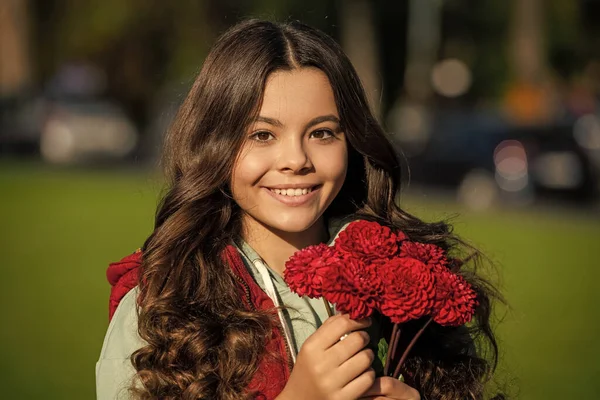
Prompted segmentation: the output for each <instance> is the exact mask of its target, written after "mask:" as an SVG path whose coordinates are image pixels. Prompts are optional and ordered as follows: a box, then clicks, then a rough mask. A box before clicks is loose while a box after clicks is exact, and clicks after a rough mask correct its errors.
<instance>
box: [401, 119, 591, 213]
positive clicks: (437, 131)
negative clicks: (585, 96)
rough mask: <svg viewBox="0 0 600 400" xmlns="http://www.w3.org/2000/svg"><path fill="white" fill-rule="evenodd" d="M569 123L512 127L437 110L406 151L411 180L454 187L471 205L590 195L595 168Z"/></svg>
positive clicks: (494, 120)
mask: <svg viewBox="0 0 600 400" xmlns="http://www.w3.org/2000/svg"><path fill="white" fill-rule="evenodd" d="M575 127H576V125H575V124H574V123H561V124H557V125H548V126H512V125H510V124H507V123H506V122H504V120H502V119H501V118H499V117H497V116H493V115H477V116H473V115H472V114H471V115H469V114H456V113H448V114H446V115H440V116H438V117H437V118H436V119H435V122H434V123H433V128H432V129H431V132H430V133H429V134H428V135H427V141H426V142H425V143H424V144H422V145H421V147H420V148H419V151H416V152H413V153H412V154H408V156H409V157H408V158H409V161H408V163H409V166H410V172H411V181H412V182H417V183H422V184H428V185H435V186H441V187H446V188H450V189H452V190H455V191H456V193H457V196H458V199H459V200H460V201H461V202H463V203H465V204H466V205H467V206H469V207H471V208H481V209H483V208H487V207H489V206H491V205H492V204H493V203H495V202H499V201H500V202H507V203H513V204H525V203H530V202H531V201H533V200H534V199H541V198H560V199H570V200H578V201H588V200H593V199H596V198H597V197H598V193H599V190H598V185H599V183H598V182H599V175H600V170H599V167H598V163H597V162H596V161H595V158H594V155H593V154H592V153H591V152H590V150H589V149H586V148H584V147H583V146H582V145H581V143H580V142H581V141H580V140H577V134H576V129H575ZM580 136H581V135H580ZM599 140H600V139H599ZM399 146H400V148H409V149H410V148H411V147H410V144H409V143H402V142H400V143H399ZM594 154H595V153H594Z"/></svg>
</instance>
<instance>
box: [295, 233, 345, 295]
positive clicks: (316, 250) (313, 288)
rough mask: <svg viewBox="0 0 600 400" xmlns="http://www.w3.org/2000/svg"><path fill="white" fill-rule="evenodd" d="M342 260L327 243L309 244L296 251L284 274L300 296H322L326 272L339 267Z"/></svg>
mask: <svg viewBox="0 0 600 400" xmlns="http://www.w3.org/2000/svg"><path fill="white" fill-rule="evenodd" d="M340 260H341V257H340V256H338V254H337V253H336V252H335V250H334V249H333V248H332V247H329V246H327V245H326V244H319V245H316V246H309V247H307V248H305V249H302V250H300V251H297V252H296V253H294V255H293V256H292V257H291V258H290V259H289V260H288V261H287V262H286V263H285V271H284V272H283V276H284V279H285V281H286V282H287V284H288V286H289V287H290V290H291V291H292V292H294V293H296V294H298V295H299V296H308V297H311V298H315V297H321V296H322V295H323V293H322V287H323V279H324V276H325V274H326V273H327V272H328V271H329V270H330V269H332V268H337V266H338V264H339V262H340Z"/></svg>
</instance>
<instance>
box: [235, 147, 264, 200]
mask: <svg viewBox="0 0 600 400" xmlns="http://www.w3.org/2000/svg"><path fill="white" fill-rule="evenodd" d="M268 170H269V165H268V163H267V158H266V157H260V156H257V155H255V154H252V153H247V154H244V155H242V156H240V158H239V159H238V160H237V162H236V163H235V166H234V168H233V176H232V182H231V190H232V194H233V197H234V199H235V200H236V201H239V200H238V199H239V198H242V197H244V198H245V197H246V196H247V194H246V192H247V190H248V189H250V188H251V187H252V186H253V185H255V184H256V183H257V182H258V181H259V180H260V178H261V177H262V176H263V175H264V174H265V173H266V172H267V171H268Z"/></svg>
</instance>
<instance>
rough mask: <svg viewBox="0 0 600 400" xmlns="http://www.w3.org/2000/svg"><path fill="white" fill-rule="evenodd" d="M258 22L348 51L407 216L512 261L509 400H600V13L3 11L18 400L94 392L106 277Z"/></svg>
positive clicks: (0, 150) (236, 4)
mask: <svg viewBox="0 0 600 400" xmlns="http://www.w3.org/2000/svg"><path fill="white" fill-rule="evenodd" d="M248 16H255V17H264V18H269V19H277V20H285V19H300V20H301V21H303V22H305V23H308V24H310V25H313V26H316V27H318V28H320V29H322V30H324V31H325V32H327V33H329V34H330V35H332V36H333V37H334V38H336V39H337V40H338V41H339V42H340V43H341V44H342V46H343V47H344V49H345V50H346V52H347V54H348V55H349V56H350V58H351V59H352V61H353V63H354V65H355V67H356V68H357V70H358V72H359V74H360V75H361V79H362V80H363V83H364V85H365V87H366V89H367V92H368V95H369V97H370V100H371V105H372V107H373V109H374V110H375V112H376V114H377V115H378V116H379V118H380V120H381V122H382V123H383V124H384V126H385V127H386V130H387V131H388V132H389V134H390V138H391V140H392V141H393V143H394V145H395V146H396V148H397V150H398V152H399V154H401V156H402V158H403V159H404V160H405V164H406V168H405V169H406V171H405V173H404V177H403V178H404V180H405V182H406V185H405V188H404V190H403V195H402V198H401V204H402V205H403V206H404V207H405V208H406V209H408V211H410V212H412V213H414V214H416V215H418V216H419V217H421V218H424V219H427V220H435V219H447V218H451V221H452V222H453V223H454V225H455V229H456V231H457V232H458V233H459V234H461V235H462V236H463V237H464V238H465V239H467V240H468V241H470V242H471V243H473V244H475V245H476V246H478V247H479V248H481V249H482V250H484V251H485V252H486V254H487V255H488V256H489V257H490V258H491V259H492V260H493V261H494V263H495V265H496V268H497V272H496V273H493V274H492V278H493V279H495V280H496V282H498V284H499V285H500V288H501V290H502V292H503V293H504V295H505V296H506V298H507V301H508V303H509V307H502V308H499V309H497V310H496V319H497V322H498V332H499V335H500V342H501V362H500V365H499V368H498V378H497V381H498V385H499V387H500V388H501V389H502V390H504V391H506V392H507V393H508V394H509V395H511V397H512V398H522V399H539V400H542V399H544V400H545V399H554V398H557V399H558V398H577V399H598V398H600V381H599V380H598V376H600V363H599V362H598V359H600V343H599V342H598V338H599V337H600V323H599V322H598V317H600V315H599V314H598V312H597V311H594V310H596V305H597V304H599V303H600V302H599V300H600V294H599V293H600V290H599V289H600V287H599V285H598V283H597V282H598V280H599V279H600V272H599V268H598V267H599V266H600V265H599V263H598V261H597V259H596V249H598V247H599V244H600V207H599V205H600V200H599V194H600V119H599V118H600V107H599V106H600V103H599V101H600V24H599V23H598V21H599V20H600V0H488V1H481V0H372V1H369V0H287V1H277V0H249V1H239V0H218V1H216V0H179V1H173V2H166V1H163V2H152V1H150V2H149V1H142V0H125V1H123V0H0V205H1V207H0V224H1V226H2V229H1V230H0V271H1V272H2V276H4V278H3V280H2V281H3V282H4V284H3V285H2V291H1V294H0V300H1V303H0V304H1V305H0V307H2V311H3V318H2V323H1V327H2V328H1V329H0V387H1V388H2V389H0V393H1V394H0V397H2V398H10V399H34V398H45V399H91V398H94V365H95V362H96V359H97V357H98V355H99V351H100V348H101V345H102V339H103V337H104V333H105V330H106V328H107V325H108V315H107V314H108V312H107V311H108V310H107V305H108V294H109V286H108V283H107V282H106V278H105V269H106V266H107V264H108V262H110V261H115V260H118V259H119V258H121V257H122V256H125V255H127V254H129V253H131V252H132V251H133V250H135V249H136V248H137V247H139V246H140V245H141V244H142V243H143V241H144V240H145V238H146V237H147V236H148V235H149V233H150V232H151V229H152V225H153V213H154V209H155V207H156V204H157V201H158V196H159V194H160V191H161V185H162V183H161V178H160V174H159V172H158V169H157V163H158V161H157V160H158V155H159V152H160V143H161V140H162V136H163V134H164V132H165V130H166V129H167V127H168V126H169V124H170V121H171V120H172V117H173V115H174V112H175V111H176V110H177V107H178V105H179V104H180V103H181V101H182V100H183V97H184V95H185V93H186V91H187V89H188V88H189V86H190V85H191V83H192V81H193V79H194V76H195V74H196V73H197V72H198V70H199V68H200V66H201V64H202V60H203V58H204V57H205V55H206V53H207V51H208V49H209V47H210V45H211V44H212V43H213V41H214V39H215V38H216V36H217V35H218V34H219V33H221V32H223V30H225V29H226V28H227V27H228V26H230V25H232V24H234V23H236V22H237V21H239V20H240V19H242V18H245V17H248Z"/></svg>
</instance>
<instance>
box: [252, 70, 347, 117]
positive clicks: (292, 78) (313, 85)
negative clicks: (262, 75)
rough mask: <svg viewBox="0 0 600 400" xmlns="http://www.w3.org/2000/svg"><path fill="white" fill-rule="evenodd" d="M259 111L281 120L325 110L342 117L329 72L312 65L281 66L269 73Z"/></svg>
mask: <svg viewBox="0 0 600 400" xmlns="http://www.w3.org/2000/svg"><path fill="white" fill-rule="evenodd" d="M259 114H260V115H261V116H265V117H272V118H278V119H280V120H283V119H291V120H295V119H302V118H313V117H315V116H316V115H325V114H333V115H335V116H338V117H339V115H338V110H337V106H336V104H335V97H334V95H333V89H332V87H331V84H330V83H329V79H328V78H327V75H325V73H324V72H323V71H321V70H320V69H317V68H312V67H303V68H297V69H293V70H288V71H284V70H281V71H276V72H273V73H272V74H271V75H269V77H268V78H267V82H266V84H265V91H264V95H263V101H262V106H261V109H260V113H259ZM282 122H284V121H282Z"/></svg>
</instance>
